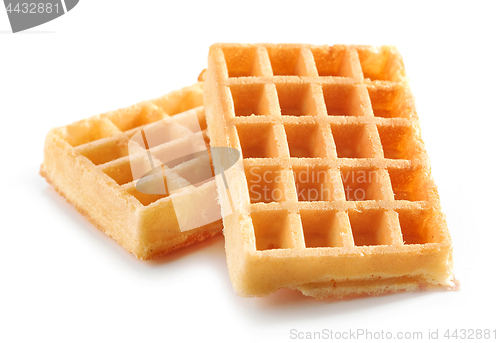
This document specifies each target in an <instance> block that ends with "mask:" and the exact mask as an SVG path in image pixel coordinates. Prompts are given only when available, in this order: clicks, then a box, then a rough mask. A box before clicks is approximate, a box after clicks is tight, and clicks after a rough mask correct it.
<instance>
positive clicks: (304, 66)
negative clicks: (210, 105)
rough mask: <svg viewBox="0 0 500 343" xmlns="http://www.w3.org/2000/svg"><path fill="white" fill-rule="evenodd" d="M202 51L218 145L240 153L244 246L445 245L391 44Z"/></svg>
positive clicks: (259, 250)
mask: <svg viewBox="0 0 500 343" xmlns="http://www.w3.org/2000/svg"><path fill="white" fill-rule="evenodd" d="M211 58H212V64H210V63H209V74H210V72H212V73H213V74H212V75H214V76H213V79H212V80H211V83H209V82H208V81H207V85H206V87H214V88H218V91H219V96H220V99H222V101H221V109H220V111H221V112H222V113H223V120H224V123H225V128H224V129H225V132H226V138H227V140H226V143H227V144H228V145H229V146H232V147H235V148H238V149H241V151H242V155H243V165H244V174H245V179H246V183H247V186H248V187H247V189H246V190H245V191H242V193H240V194H241V197H242V198H243V199H244V200H243V202H244V203H247V204H248V207H247V208H246V210H247V213H249V214H250V217H251V223H252V224H251V225H250V226H249V230H248V231H246V232H245V230H242V231H243V232H242V235H243V236H244V238H243V241H245V242H246V241H251V242H254V243H255V244H254V245H253V244H250V245H246V244H245V245H244V246H245V249H246V250H245V251H246V253H251V254H257V256H259V255H260V256H261V257H263V256H268V257H272V256H277V255H274V251H277V250H275V249H278V251H279V254H280V255H279V256H288V257H297V256H300V255H302V254H304V253H305V251H307V250H311V253H312V251H313V250H316V249H317V248H330V249H331V250H328V251H330V252H331V254H332V255H335V254H338V253H339V251H336V250H335V249H342V248H345V249H347V251H350V252H351V253H356V251H364V252H367V251H372V252H376V251H377V248H378V247H379V246H384V247H383V248H382V247H381V248H382V249H384V251H385V252H387V251H388V252H391V251H392V252H397V253H400V252H402V251H405V249H406V250H408V251H409V250H415V249H422V245H423V246H427V247H431V246H434V247H439V246H441V245H443V246H446V245H447V244H449V237H448V232H447V228H446V223H445V221H444V217H443V215H442V213H441V210H440V204H439V197H438V194H437V190H436V186H435V185H434V182H433V180H432V178H431V176H430V164H429V161H428V157H427V154H426V152H425V149H424V145H423V142H422V140H421V138H420V133H419V122H418V116H417V114H416V112H415V105H414V100H413V97H412V95H411V92H410V90H409V87H408V85H407V79H406V76H405V71H404V66H403V63H402V59H401V57H400V55H399V53H398V52H397V51H396V50H395V49H394V48H391V47H382V48H373V47H367V46H331V47H324V46H311V45H302V44H300V45H293V44H281V45H275V44H254V45H243V44H217V45H214V46H212V49H211ZM218 65H221V66H222V67H220V68H217V67H214V66H218ZM211 66H212V70H211V69H210V67H211ZM214 80H217V82H216V84H217V86H214V83H213V81H214ZM205 103H206V105H205V106H207V96H206V95H205ZM209 129H210V124H209ZM217 129H218V128H217V127H216V125H214V129H213V130H214V131H216V130H217ZM219 132H220V131H219ZM217 143H219V144H221V143H222V144H224V143H225V142H224V141H219V142H217ZM245 199H246V200H245ZM225 225H226V224H225ZM238 225H241V224H238ZM233 229H234V230H238V229H237V228H233ZM226 230H229V228H227V227H226ZM253 246H254V248H253ZM385 246H388V248H387V247H385ZM252 251H253V252H252ZM380 251H382V250H380ZM324 253H326V254H329V253H328V252H326V250H324ZM312 254H314V253H312ZM311 281H313V282H318V281H321V280H311ZM284 285H285V284H282V285H281V286H284ZM256 293H258V291H256Z"/></svg>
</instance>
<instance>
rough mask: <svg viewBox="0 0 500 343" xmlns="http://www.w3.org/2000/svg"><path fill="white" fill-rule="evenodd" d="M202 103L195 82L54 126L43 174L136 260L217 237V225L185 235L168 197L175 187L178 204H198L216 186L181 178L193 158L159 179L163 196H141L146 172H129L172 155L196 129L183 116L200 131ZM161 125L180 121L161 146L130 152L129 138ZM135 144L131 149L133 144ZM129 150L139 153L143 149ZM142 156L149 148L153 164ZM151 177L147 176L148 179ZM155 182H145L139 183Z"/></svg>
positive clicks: (189, 231) (217, 223)
mask: <svg viewBox="0 0 500 343" xmlns="http://www.w3.org/2000/svg"><path fill="white" fill-rule="evenodd" d="M201 105H203V96H202V83H197V84H194V85H192V86H189V87H185V88H182V89H180V90H177V91H174V92H171V93H169V94H167V95H165V96H163V97H160V98H157V99H154V100H151V101H144V102H141V103H138V104H136V105H133V106H130V107H128V108H123V109H120V110H117V111H112V112H108V113H105V114H101V115H97V116H93V117H90V118H88V119H84V120H81V121H79V122H76V123H73V124H70V125H67V126H64V127H60V128H55V129H52V130H51V131H50V132H49V133H48V135H47V138H46V140H45V148H44V161H43V163H42V166H41V169H40V174H41V175H42V176H44V177H45V178H46V179H47V181H48V182H49V183H50V184H52V185H53V186H54V188H55V189H56V190H57V191H58V192H59V193H60V194H61V195H63V196H64V197H65V198H66V199H67V200H68V202H70V203H71V204H73V205H74V206H75V207H76V209H77V210H78V211H79V212H80V213H82V214H83V215H84V216H85V217H87V219H88V220H89V221H91V222H92V223H93V224H94V225H95V226H96V227H98V228H99V229H100V230H102V231H104V232H105V233H106V234H107V235H109V236H111V237H112V238H113V239H115V240H116V241H117V242H118V243H119V244H120V245H121V246H122V247H123V248H125V249H126V250H127V251H129V252H131V253H133V254H134V255H135V256H136V257H137V258H140V259H151V258H156V257H159V256H162V255H164V254H166V253H168V252H170V251H172V250H175V249H178V248H181V247H185V246H188V245H190V244H193V243H196V242H198V241H201V240H203V239H205V238H208V237H211V236H213V235H215V234H217V233H219V232H221V230H222V221H221V220H217V221H213V222H212V223H209V224H205V225H203V226H200V227H198V228H194V229H192V230H184V231H182V230H181V229H180V227H179V222H178V220H177V216H176V212H175V210H174V206H173V204H172V196H173V195H171V194H170V192H169V187H170V186H172V185H174V186H175V183H176V185H177V186H178V187H175V189H176V194H175V197H176V199H178V200H179V201H178V204H179V203H180V204H194V203H196V202H197V201H200V199H199V198H200V197H201V200H203V199H204V197H205V198H206V194H203V192H206V191H207V189H209V188H210V187H213V189H214V192H215V182H214V181H212V182H208V183H206V184H204V185H202V186H200V187H199V188H194V187H189V186H188V185H189V184H190V183H189V182H187V181H186V180H185V179H183V176H185V175H187V174H189V173H186V172H185V169H186V168H189V166H191V167H192V166H193V165H196V163H197V161H196V159H193V160H192V161H190V162H186V163H184V164H182V163H181V164H179V165H178V166H176V167H174V168H172V169H168V170H165V169H166V168H165V169H162V171H163V173H161V174H160V180H159V181H160V183H161V185H164V188H163V193H164V194H146V193H147V192H146V193H144V192H140V191H139V190H138V188H136V185H137V182H138V178H140V177H141V175H142V174H144V173H139V177H137V173H136V174H134V172H133V168H132V167H133V166H135V170H137V168H138V167H139V169H140V166H141V164H143V165H144V168H145V169H144V171H147V170H148V169H147V168H148V165H149V163H150V162H151V163H154V165H161V161H159V160H158V159H157V158H156V157H155V156H158V155H160V154H163V155H167V156H168V155H169V154H172V155H174V154H176V153H177V152H178V150H179V146H180V145H182V143H183V142H185V141H186V136H190V135H192V134H194V132H195V131H193V132H191V131H189V129H188V127H187V126H186V125H185V122H186V120H187V116H188V114H190V117H193V111H195V112H196V116H197V118H198V119H199V127H198V129H201V130H205V128H206V122H205V116H204V111H203V108H202V107H200V106H201ZM186 111H187V112H186ZM160 120H167V121H169V123H173V124H178V123H180V124H179V125H177V126H175V125H173V126H171V127H170V131H171V132H170V133H169V134H170V136H171V137H170V139H169V140H168V141H164V142H161V141H158V142H156V143H155V146H154V147H153V146H152V143H151V142H150V145H151V146H147V147H146V148H147V150H143V151H142V152H143V154H136V155H134V154H132V153H130V151H129V148H130V147H131V145H130V140H131V138H132V137H137V134H138V133H139V134H140V133H141V132H142V134H143V135H144V131H145V130H144V128H146V127H148V125H150V124H152V123H159V121H160ZM195 120H196V118H195ZM195 126H197V125H195ZM149 127H151V126H149ZM175 128H179V129H178V130H177V131H176V130H175ZM146 130H147V129H146ZM197 133H198V134H199V135H202V134H203V135H204V136H202V137H204V139H203V138H200V139H201V140H202V145H203V146H205V144H206V145H207V146H208V138H207V137H206V134H204V131H203V132H197ZM188 138H189V137H188ZM188 143H189V142H188ZM132 144H136V143H135V141H134V143H132ZM134 146H135V147H136V148H137V149H136V150H137V151H140V150H141V148H144V147H141V146H140V144H136V145H134ZM146 151H154V152H153V154H149V156H150V157H151V158H152V159H154V161H153V160H151V161H149V160H148V159H147V158H145V157H144V156H145V153H146ZM155 153H156V155H155ZM146 155H147V154H146ZM162 168H163V167H162ZM134 176H135V177H134ZM156 176H158V175H156ZM156 176H155V175H152V179H154V178H155V177H156ZM167 178H168V180H167ZM153 181H155V180H152V181H151V178H150V179H146V182H145V183H143V186H144V185H146V186H148V185H147V183H148V182H152V183H154V182H153ZM156 181H158V180H156ZM167 181H168V182H170V183H168V186H167ZM172 182H173V183H172ZM186 185H187V187H185V186H186ZM183 186H184V187H183ZM151 193H162V192H157V191H156V192H151ZM184 206H185V205H184ZM176 209H178V208H176ZM181 210H182V209H181ZM184 210H185V211H186V209H184ZM187 210H189V209H187ZM191 211H192V209H191Z"/></svg>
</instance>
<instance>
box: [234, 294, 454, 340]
mask: <svg viewBox="0 0 500 343" xmlns="http://www.w3.org/2000/svg"><path fill="white" fill-rule="evenodd" d="M436 293H449V291H446V290H445V289H442V288H431V289H427V290H422V291H417V292H411V293H406V292H398V293H387V294H383V295H377V296H356V297H347V298H343V299H334V300H316V299H314V298H312V297H308V296H304V295H303V294H302V293H301V292H299V291H294V290H289V289H280V290H279V291H277V292H276V293H274V294H271V295H270V296H268V297H265V298H258V299H241V300H239V301H237V302H239V303H240V304H239V305H241V308H242V312H243V313H245V315H246V316H247V320H248V321H250V322H254V324H255V325H263V326H266V325H272V323H274V324H276V322H282V323H285V322H288V323H290V330H291V329H294V328H297V327H296V326H294V323H295V322H297V323H303V320H304V319H306V318H307V319H308V320H314V319H315V318H330V319H331V320H332V329H333V326H334V325H335V323H336V319H337V318H338V320H339V321H342V322H343V323H344V324H345V323H346V322H349V321H351V322H352V323H353V324H356V325H357V326H359V325H360V323H359V321H357V318H359V316H361V315H363V318H366V316H371V317H372V318H377V317H379V316H380V313H384V314H385V315H387V314H390V313H391V312H394V313H393V315H401V314H404V313H405V312H411V311H414V310H415V308H416V307H422V306H423V304H425V303H427V305H428V302H427V301H428V300H430V299H429V298H432V297H435V296H436V295H437V294H436ZM451 293H453V292H451ZM424 300H426V301H424Z"/></svg>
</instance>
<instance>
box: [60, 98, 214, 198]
mask: <svg viewBox="0 0 500 343" xmlns="http://www.w3.org/2000/svg"><path fill="white" fill-rule="evenodd" d="M158 103H159V102H158V101H154V100H152V101H145V102H142V103H140V104H138V105H135V106H132V107H130V108H128V109H127V111H126V114H125V115H124V113H123V111H120V110H119V111H116V112H110V113H106V114H103V115H100V116H96V117H93V118H92V119H89V120H84V121H81V122H76V123H73V124H71V125H70V126H69V127H66V128H65V129H64V128H63V132H64V131H65V133H64V134H63V139H65V140H66V141H67V142H68V143H69V144H70V145H72V146H73V148H74V152H75V153H76V154H77V155H81V156H84V157H86V158H87V159H88V160H89V161H90V162H92V164H93V165H94V166H95V168H96V171H98V172H99V171H100V172H103V173H104V174H105V175H106V176H105V177H108V178H110V179H111V180H110V181H111V182H114V183H116V185H117V186H118V187H119V188H120V190H121V193H122V195H124V196H127V195H131V196H132V197H133V198H134V199H135V200H137V201H134V202H135V205H136V206H138V207H148V206H150V207H155V206H158V203H157V201H158V200H160V199H164V198H168V197H169V195H170V194H169V192H168V189H167V188H168V187H167V186H166V185H167V184H168V183H170V182H173V184H172V183H171V185H175V186H176V187H175V188H176V189H180V188H182V187H186V186H188V185H189V184H190V183H189V181H188V180H186V179H184V178H183V175H185V174H186V173H185V169H186V168H187V167H188V166H189V165H186V164H179V165H177V166H175V167H173V168H170V169H168V168H167V167H166V166H164V173H165V174H164V178H165V179H166V178H168V179H169V182H167V180H165V186H166V193H165V194H146V193H141V192H139V191H137V190H136V187H135V184H136V182H137V178H134V176H133V175H132V174H133V173H132V169H131V161H132V163H136V164H138V165H143V166H144V171H145V172H147V171H149V170H151V169H152V167H151V161H150V160H149V159H147V158H145V156H146V155H148V156H150V157H151V158H152V161H153V162H152V163H153V165H154V167H158V166H162V165H164V164H163V162H162V161H161V160H160V158H159V157H160V156H172V155H175V151H176V149H178V145H179V143H180V144H182V143H183V142H189V140H190V138H191V136H192V135H193V134H197V132H196V131H195V132H193V131H190V130H189V128H187V127H186V126H184V125H182V121H183V118H184V117H183V114H180V115H177V116H176V114H178V112H176V111H174V112H170V113H171V114H169V113H167V112H166V111H165V110H164V109H163V108H161V107H160V106H159V105H158ZM195 110H196V111H197V115H198V117H199V118H200V124H201V125H203V126H202V127H201V129H202V133H203V136H204V139H205V142H206V145H207V147H208V146H209V141H208V137H207V136H206V123H205V119H204V112H203V108H202V107H198V108H196V109H195ZM170 111H171V110H170ZM124 119H126V120H127V122H126V123H124V122H123V121H124ZM160 120H165V121H168V123H173V124H175V123H181V125H177V126H176V127H177V128H179V129H178V132H176V133H174V136H172V135H171V137H172V139H170V140H168V141H166V142H163V143H162V142H155V143H153V142H150V143H149V144H148V141H147V139H145V141H146V146H144V144H141V143H142V142H137V141H134V140H132V141H131V140H130V139H131V138H132V137H133V136H134V135H135V134H136V133H137V132H139V131H141V133H142V136H143V137H144V138H145V133H144V127H146V126H147V125H150V124H153V123H155V122H158V121H160ZM72 132H78V134H79V135H78V137H75V136H74V135H71V133H72ZM158 143H159V144H158ZM130 144H133V145H135V149H133V151H135V153H134V154H133V155H129V150H132V149H130V146H129V145H130ZM148 152H149V154H148ZM165 160H166V161H168V159H165Z"/></svg>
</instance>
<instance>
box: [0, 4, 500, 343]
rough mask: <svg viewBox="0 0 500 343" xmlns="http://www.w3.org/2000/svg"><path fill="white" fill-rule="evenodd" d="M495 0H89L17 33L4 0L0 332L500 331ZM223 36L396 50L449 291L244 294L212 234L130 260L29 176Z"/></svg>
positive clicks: (91, 336)
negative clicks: (444, 241)
mask: <svg viewBox="0 0 500 343" xmlns="http://www.w3.org/2000/svg"><path fill="white" fill-rule="evenodd" d="M498 13H499V11H498V6H497V5H496V4H494V3H493V2H490V3H488V2H475V3H474V5H472V4H469V5H462V4H459V3H443V4H436V3H431V2H427V3H426V2H422V1H419V2H415V3H414V4H406V3H405V2H382V3H377V4H375V3H359V2H356V3H350V2H348V1H342V2H337V3H335V2H329V1H325V2H316V1H304V2H292V1H286V2H282V3H280V4H277V3H275V2H272V1H252V2H249V3H247V4H244V5H240V4H238V2H236V1H229V2H216V1H204V2H189V1H185V2H181V1H176V2H173V1H144V0H143V1H134V2H132V1H118V0H114V1H111V0H107V1H97V0H93V1H92V0H83V1H81V2H80V3H79V4H78V5H77V6H76V7H75V8H74V9H73V10H72V11H70V12H69V13H68V14H66V15H64V16H63V17H61V18H58V19H56V20H54V21H53V22H49V23H46V24H44V25H42V26H39V27H36V28H33V29H31V30H28V31H26V32H23V33H18V34H12V33H10V26H9V22H8V19H7V14H6V12H5V11H4V10H3V8H0V31H1V32H0V114H1V129H2V131H1V134H0V139H1V145H0V146H1V148H2V154H1V156H2V158H1V161H2V162H1V163H2V168H1V169H0V173H1V175H0V180H2V183H3V185H2V187H1V189H2V196H1V199H2V200H1V201H2V206H1V211H2V212H1V221H0V227H1V231H0V232H1V235H0V316H1V318H0V341H2V342H39V341H42V342H77V341H81V342H89V341H97V342H104V341H120V342H132V341H133V342H151V341H153V340H154V341H155V342H178V341H186V340H189V341H215V340H220V341H243V342H246V341H248V342H252V341H265V340H270V341H290V340H291V334H290V331H291V330H293V329H296V330H298V331H301V332H306V331H319V330H323V329H327V330H334V331H346V330H347V331H348V330H350V329H351V330H357V329H369V330H371V331H372V332H380V331H382V330H384V332H387V331H391V332H393V333H394V334H395V333H396V332H398V331H412V332H413V331H422V332H423V333H424V338H425V337H427V335H428V331H429V329H431V330H432V331H435V330H436V329H439V334H440V336H441V337H442V335H443V334H444V332H445V330H446V329H490V330H493V329H497V338H500V326H499V324H498V312H497V310H498V305H499V296H498V285H499V276H498V264H497V263H498V260H499V258H498V251H499V249H498V242H499V233H498V232H499V229H500V225H499V221H498V212H499V208H498V206H499V205H500V201H499V190H500V189H499V188H500V187H499V182H498V174H499V170H498V165H499V163H498V160H497V158H498V155H499V142H498V136H499V133H498V131H499V124H500V119H499V115H500V110H499V106H498V100H499V98H500V93H499V91H500V89H499V81H498V80H500V70H499V66H500V63H499V61H500V49H499V43H498V41H499V40H498V33H499V32H500V25H499V20H498ZM215 42H304V43H313V44H334V43H346V44H353V43H356V44H372V45H380V44H393V45H396V46H397V47H398V48H399V50H400V52H401V53H402V55H403V58H404V60H405V65H406V68H407V72H408V75H409V77H410V80H411V83H412V89H413V91H414V94H415V96H416V99H417V106H418V112H419V115H420V118H421V126H422V130H423V137H424V140H425V142H426V144H427V150H428V153H429V155H430V157H431V161H432V165H433V175H434V177H435V179H436V182H437V184H438V186H439V191H440V194H441V200H442V206H443V208H444V211H445V212H446V214H447V220H448V225H449V229H450V232H451V235H452V238H453V240H454V251H455V265H456V267H455V274H456V277H457V278H458V279H459V280H460V281H461V290H460V291H459V292H441V291H428V292H423V293H413V294H396V295H388V296H381V297H372V298H363V299H356V300H348V301H337V302H331V301H330V302H329V301H316V300H314V299H311V298H306V297H303V296H301V295H300V294H298V293H295V292H292V291H286V290H283V291H279V292H278V293H276V294H274V295H272V296H269V297H267V298H258V299H251V298H250V299H243V298H239V297H238V296H237V295H236V294H235V293H234V292H233V290H232V287H231V284H230V282H229V278H228V274H227V269H226V264H225V255H224V249H223V246H224V241H223V238H222V236H218V237H216V238H214V239H211V240H208V241H205V242H203V243H201V244H198V245H196V246H192V247H190V248H187V249H183V250H180V251H178V252H174V253H172V254H170V255H169V256H168V257H167V258H165V259H162V260H160V261H155V262H144V261H139V260H136V259H135V258H134V257H133V256H132V255H131V254H128V253H126V252H125V251H124V250H123V249H122V248H121V247H120V246H119V245H118V244H117V243H116V242H115V241H113V240H112V239H111V238H109V237H107V236H106V235H104V234H103V233H102V232H100V231H99V230H97V229H96V228H95V227H94V226H92V225H91V224H90V223H89V222H88V221H87V220H86V219H85V218H83V217H82V216H81V215H80V214H78V213H77V212H76V211H75V209H74V208H73V207H72V206H71V205H69V204H68V203H66V202H65V201H64V200H63V199H62V198H61V197H60V196H59V195H57V193H56V192H55V191H54V190H53V188H52V187H50V186H49V185H48V184H47V183H46V182H45V180H44V179H43V178H41V177H40V176H39V175H38V170H39V166H40V163H41V162H42V159H43V154H42V149H43V142H44V138H45V135H46V133H47V132H48V131H49V129H50V128H52V127H55V126H62V125H66V124H69V123H71V122H74V121H76V120H79V119H83V118H86V117H89V116H91V115H94V114H99V113H102V112H105V111H108V110H113V109H117V108H120V107H124V106H128V105H131V104H133V103H136V102H138V101H141V100H145V99H149V98H153V97H157V96H160V95H162V94H164V93H167V92H169V91H171V90H174V89H177V88H180V87H183V86H187V85H190V84H191V83H193V82H195V81H196V78H197V76H198V74H199V72H200V71H201V70H202V69H203V68H204V67H205V65H206V58H207V53H208V47H209V46H210V45H211V44H212V43H215ZM489 308H492V309H495V312H494V313H490V312H489V310H488V309H489ZM495 318H496V319H495ZM292 341H293V340H292ZM295 341H297V340H295ZM451 341H454V340H451Z"/></svg>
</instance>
